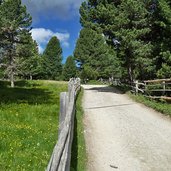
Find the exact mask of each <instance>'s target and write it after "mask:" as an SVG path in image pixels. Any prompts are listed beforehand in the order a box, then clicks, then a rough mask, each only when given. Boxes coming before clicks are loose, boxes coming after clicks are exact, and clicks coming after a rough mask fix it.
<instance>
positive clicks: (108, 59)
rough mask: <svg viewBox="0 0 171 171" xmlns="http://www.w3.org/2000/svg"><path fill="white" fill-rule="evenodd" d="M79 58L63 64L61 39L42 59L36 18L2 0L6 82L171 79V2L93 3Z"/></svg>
mask: <svg viewBox="0 0 171 171" xmlns="http://www.w3.org/2000/svg"><path fill="white" fill-rule="evenodd" d="M80 23H81V25H82V30H81V31H80V34H79V38H78V40H77V43H76V46H75V50H74V53H73V56H69V57H68V59H67V60H66V63H65V64H63V63H62V58H63V56H62V48H61V45H60V42H59V40H58V38H57V37H56V36H53V37H52V38H51V39H50V40H49V43H48V44H47V46H46V48H45V50H44V52H43V53H42V54H39V52H38V44H37V42H36V41H35V40H33V38H32V36H31V33H30V30H31V29H32V27H31V24H32V17H31V15H30V14H29V13H28V12H27V9H26V6H23V5H22V3H21V0H16V1H13V0H8V1H6V0H1V1H0V78H1V79H7V80H10V81H11V87H14V82H15V80H17V79H44V80H46V79H48V80H68V79H69V78H70V77H76V76H79V77H81V78H82V79H90V80H96V79H99V78H111V77H112V78H119V79H124V80H127V81H130V82H132V81H133V80H136V79H139V80H147V79H155V78H170V77H171V36H170V35H171V2H170V1H169V0H122V1H121V0H88V1H85V2H83V3H82V5H81V7H80Z"/></svg>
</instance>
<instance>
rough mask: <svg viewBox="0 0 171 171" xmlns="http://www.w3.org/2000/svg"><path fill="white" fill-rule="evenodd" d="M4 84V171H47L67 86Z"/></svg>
mask: <svg viewBox="0 0 171 171" xmlns="http://www.w3.org/2000/svg"><path fill="white" fill-rule="evenodd" d="M8 84H9V83H7V82H0V87H1V88H0V121H1V124H0V170H4V171H5V170H10V171H16V170H17V171H24V170H25V171H30V170H35V171H41V170H45V168H46V166H47V163H48V161H49V158H50V155H51V152H52V150H53V147H54V145H55V142H56V140H57V122H58V111H59V94H60V92H62V91H66V90H67V84H64V83H62V84H61V83H60V84H59V83H58V82H47V81H20V82H17V83H16V87H15V88H10V87H9V86H8Z"/></svg>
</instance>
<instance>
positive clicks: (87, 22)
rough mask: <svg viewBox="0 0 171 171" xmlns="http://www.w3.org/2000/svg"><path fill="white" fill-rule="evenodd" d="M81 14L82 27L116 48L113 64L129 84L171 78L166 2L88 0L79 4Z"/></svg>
mask: <svg viewBox="0 0 171 171" xmlns="http://www.w3.org/2000/svg"><path fill="white" fill-rule="evenodd" d="M80 15H81V17H80V21H81V24H82V26H83V27H84V28H89V29H92V30H94V31H96V33H97V34H98V33H103V34H104V36H105V38H106V43H107V44H108V45H110V46H113V48H112V49H115V52H116V53H117V60H116V59H115V60H114V61H113V62H114V65H115V66H117V67H119V68H120V69H119V70H120V71H121V73H122V74H119V75H120V77H122V78H128V79H129V80H130V81H133V80H134V79H153V78H154V77H156V76H158V77H170V70H171V68H170V52H171V38H170V36H169V35H170V34H171V4H170V1H169V0H158V1H153V0H147V1H143V0H140V1H138V0H122V1H120V0H118V1H112V0H100V1H99V0H88V1H87V2H83V3H82V5H81V7H80ZM86 43H87V42H85V44H86ZM90 51H91V49H90ZM85 58H86V57H85ZM118 61H120V62H119V63H118ZM116 63H117V64H116Z"/></svg>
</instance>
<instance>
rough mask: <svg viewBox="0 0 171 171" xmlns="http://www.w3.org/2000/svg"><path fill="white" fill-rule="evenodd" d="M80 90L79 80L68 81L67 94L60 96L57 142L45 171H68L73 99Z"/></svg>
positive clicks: (73, 112)
mask: <svg viewBox="0 0 171 171" xmlns="http://www.w3.org/2000/svg"><path fill="white" fill-rule="evenodd" d="M79 89H80V79H79V78H77V79H70V81H69V84H68V92H62V93H61V94H60V117H59V131H58V132H59V133H58V141H57V144H56V145H55V147H54V149H53V153H52V155H51V159H50V161H49V164H48V167H47V169H46V171H69V170H70V159H71V147H72V140H73V129H74V115H75V98H76V95H77V92H78V91H79Z"/></svg>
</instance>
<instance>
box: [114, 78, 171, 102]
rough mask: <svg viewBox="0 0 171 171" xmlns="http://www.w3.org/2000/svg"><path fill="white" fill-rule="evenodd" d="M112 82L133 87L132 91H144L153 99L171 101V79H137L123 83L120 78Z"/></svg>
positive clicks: (145, 94) (143, 92)
mask: <svg viewBox="0 0 171 171" xmlns="http://www.w3.org/2000/svg"><path fill="white" fill-rule="evenodd" d="M112 84H113V85H126V86H128V87H130V88H131V89H132V90H131V92H133V93H136V94H138V93H142V94H143V95H144V96H146V97H149V98H152V99H164V100H166V101H171V79H157V80H145V81H141V82H140V81H137V80H136V81H134V82H132V83H129V84H126V83H122V82H121V81H120V80H119V79H114V80H113V81H112Z"/></svg>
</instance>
